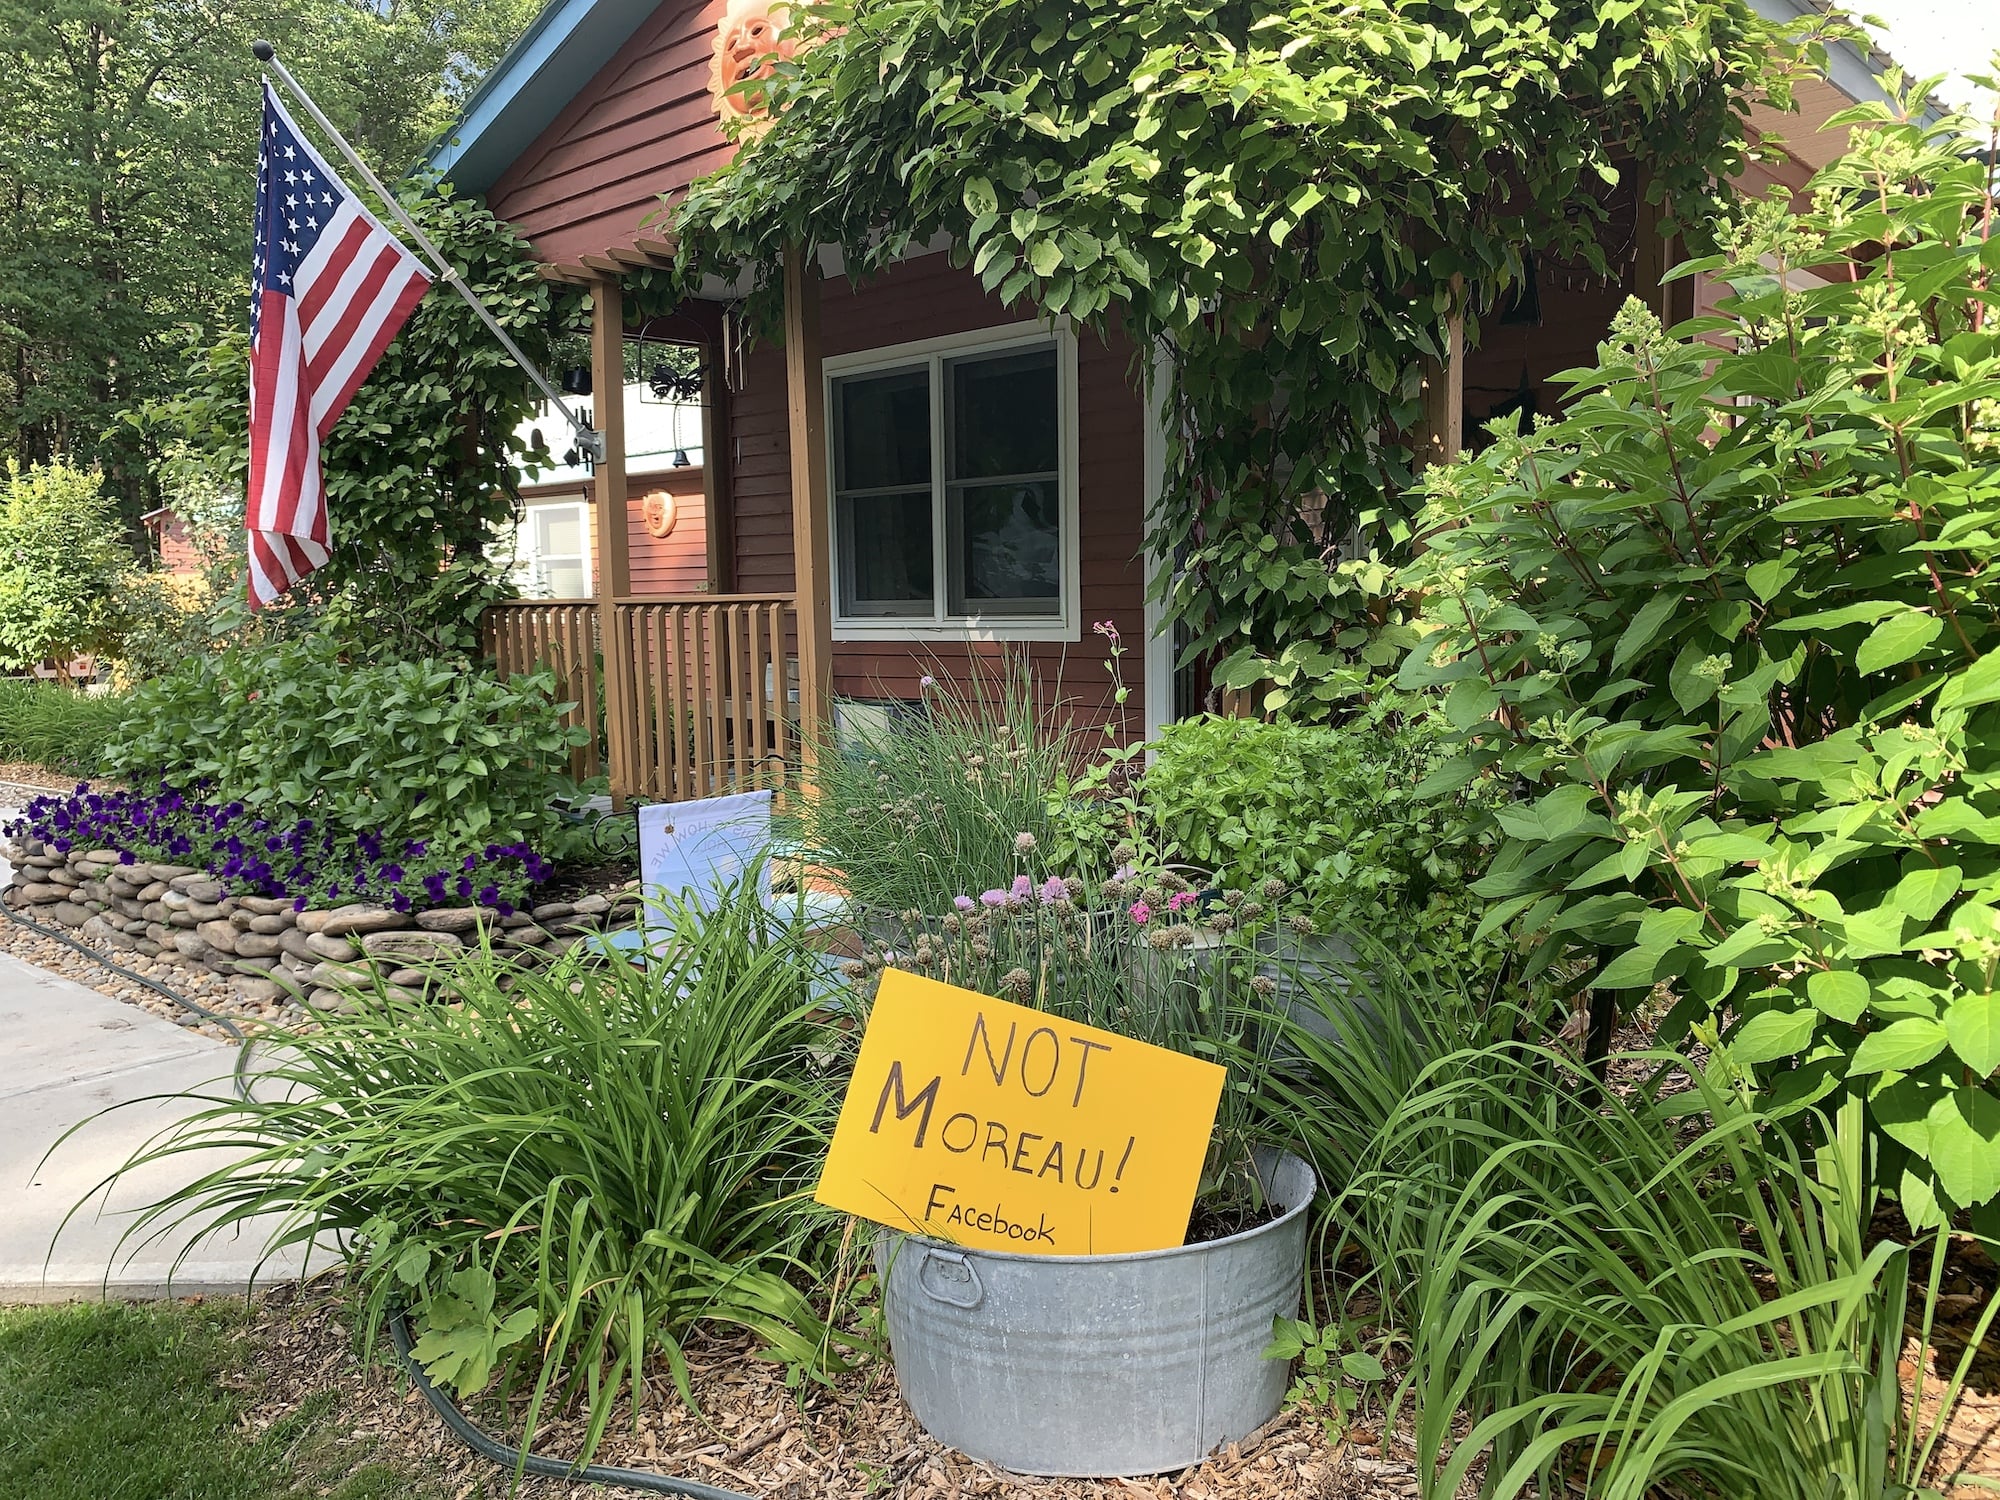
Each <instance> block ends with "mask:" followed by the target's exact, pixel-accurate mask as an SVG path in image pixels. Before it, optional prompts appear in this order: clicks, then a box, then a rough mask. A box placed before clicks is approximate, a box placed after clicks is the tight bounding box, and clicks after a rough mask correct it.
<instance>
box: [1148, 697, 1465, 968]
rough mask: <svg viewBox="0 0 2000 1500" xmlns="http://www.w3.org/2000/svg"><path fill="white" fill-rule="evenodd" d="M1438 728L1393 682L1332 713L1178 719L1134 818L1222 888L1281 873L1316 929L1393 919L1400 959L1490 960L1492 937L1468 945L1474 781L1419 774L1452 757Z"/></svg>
mask: <svg viewBox="0 0 2000 1500" xmlns="http://www.w3.org/2000/svg"><path fill="white" fill-rule="evenodd" d="M1447 728H1448V726H1446V724H1445V722H1444V719H1443V715H1442V714H1441V713H1440V712H1439V711H1438V710H1437V708H1436V707H1435V705H1434V704H1432V703H1430V702H1428V701H1427V700H1425V699H1423V698H1421V697H1416V696H1412V695H1409V694H1403V693H1396V692H1393V691H1392V692H1386V693H1378V694H1377V695H1376V696H1375V698H1374V699H1373V700H1372V701H1371V702H1369V703H1368V704H1367V705H1366V706H1365V707H1363V708H1362V709H1361V710H1360V711H1359V712H1358V713H1357V714H1356V715H1355V716H1354V717H1353V718H1352V719H1350V720H1349V721H1348V722H1346V723H1344V724H1341V725H1339V726H1334V727H1330V726H1325V725H1308V724H1298V723H1292V722H1287V721H1280V722H1276V723H1264V722H1261V721H1258V720H1254V719H1232V718H1220V717H1214V716H1209V717H1204V718H1199V719H1183V720H1181V721H1179V722H1177V723H1174V724H1170V725H1168V726H1167V728H1166V730H1165V731H1164V732H1163V733H1162V735H1161V737H1160V740H1159V745H1158V754H1157V756H1156V757H1155V759H1154V761H1153V764H1152V765H1151V766H1149V767H1148V768H1147V770H1146V773H1145V778H1144V781H1143V783H1142V786H1141V794H1140V806H1141V809H1142V814H1143V818H1144V821H1145V825H1146V826H1147V827H1148V828H1149V829H1150V830H1151V831H1152V833H1153V835H1154V839H1155V842H1156V843H1157V845H1158V846H1159V849H1160V851H1161V852H1162V853H1163V854H1165V855H1166V856H1168V857H1170V858H1178V859H1184V860H1188V861H1192V862H1193V863H1194V864H1196V865H1198V866H1200V867H1201V868H1202V869H1204V870H1209V871H1213V872H1214V876H1215V880H1216V883H1217V884H1218V885H1219V886H1221V887H1222V888H1223V889H1226V890H1236V891H1244V892H1257V891H1261V890H1262V888H1263V887H1264V884H1265V882H1267V881H1268V880H1271V879H1272V878H1276V879H1279V880H1282V881H1283V882H1284V883H1285V885H1286V886H1287V887H1288V888H1289V893H1288V895H1287V896H1286V897H1285V898H1284V899H1285V906H1286V909H1287V910H1288V911H1289V912H1290V913H1291V914H1293V915H1296V916H1300V917H1302V918H1304V919H1306V920H1308V921H1310V923H1311V924H1312V925H1313V926H1314V927H1316V928H1318V929H1319V930H1322V931H1336V932H1354V931H1360V932H1370V933H1375V932H1380V933H1382V934H1383V935H1384V936H1385V937H1388V938H1391V939H1396V938H1398V937H1399V935H1400V936H1401V937H1402V938H1405V939H1407V941H1404V942H1399V943H1398V946H1399V947H1403V948H1404V949H1405V950H1406V955H1405V956H1406V959H1408V960H1409V961H1414V962H1419V963H1422V962H1428V961H1436V962H1440V963H1446V964H1450V965H1460V964H1463V963H1465V962H1467V961H1468V960H1472V961H1475V962H1477V964H1478V965H1479V966H1480V967H1482V968H1490V967H1492V966H1493V965H1494V964H1496V963H1497V962H1498V960H1499V956H1500V955H1499V951H1498V946H1497V944H1486V945H1483V946H1481V947H1480V949H1479V951H1478V952H1477V954H1475V952H1474V947H1475V945H1474V944H1473V942H1472V934H1473V931H1474V929H1475V927H1476V926H1477V924H1478V921H1479V918H1480V915H1481V912H1482V911H1483V903H1482V902H1480V901H1478V900H1477V899H1475V898H1474V897H1473V896H1471V894H1470V893H1469V891H1468V889H1467V887H1468V884H1469V883H1470V882H1471V881H1472V880H1473V879H1475V878H1476V877H1477V876H1478V875H1479V874H1480V873H1481V871H1482V869H1483V866H1484V862H1485V858H1486V855H1487V852H1488V833H1487V830H1488V829H1489V827H1490V819H1489V817H1488V813H1489V811H1490V807H1489V805H1488V804H1489V799H1488V798H1487V797H1486V795H1485V788H1483V787H1479V788H1461V789H1459V790H1458V791H1456V792H1454V793H1453V794H1451V795H1449V796H1442V797H1433V796H1426V795H1419V793H1418V790H1417V789H1418V787H1419V786H1420V785H1421V784H1422V783H1423V782H1424V781H1425V780H1426V778H1428V777H1429V776H1430V775H1431V773H1432V772H1433V771H1435V770H1436V769H1437V768H1438V766H1439V765H1441V764H1442V763H1443V762H1444V761H1445V760H1447V759H1448V758H1449V757H1450V754H1451V751H1452V748H1453V745H1452V741H1451V740H1450V738H1449V737H1448V734H1447V732H1446V731H1447ZM1419 929H1421V940H1418V932H1419Z"/></svg>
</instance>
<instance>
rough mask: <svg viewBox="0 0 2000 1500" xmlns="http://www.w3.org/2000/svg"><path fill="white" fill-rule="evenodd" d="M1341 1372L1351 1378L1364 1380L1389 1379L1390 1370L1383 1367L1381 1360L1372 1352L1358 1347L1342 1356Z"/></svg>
mask: <svg viewBox="0 0 2000 1500" xmlns="http://www.w3.org/2000/svg"><path fill="white" fill-rule="evenodd" d="M1340 1373H1341V1374H1343V1375H1345V1376H1346V1377H1347V1378H1348V1379H1349V1380H1359V1381H1364V1382H1374V1381H1379V1380H1387V1379H1388V1378H1389V1372H1388V1371H1387V1370H1385V1369H1383V1368H1382V1361H1381V1360H1379V1359H1377V1358H1376V1357H1375V1356H1374V1355H1372V1354H1366V1353H1363V1352H1362V1351H1360V1350H1358V1349H1357V1350H1355V1351H1354V1352H1353V1353H1351V1354H1343V1355H1341V1356H1340Z"/></svg>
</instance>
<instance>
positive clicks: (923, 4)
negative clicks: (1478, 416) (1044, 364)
mask: <svg viewBox="0 0 2000 1500" xmlns="http://www.w3.org/2000/svg"><path fill="white" fill-rule="evenodd" d="M793 34H794V35H795V36H796V37H797V38H798V39H799V40H800V41H801V42H803V43H806V45H802V46H800V47H799V48H798V49H797V51H796V55H795V56H793V57H791V58H790V59H785V60H779V61H777V62H776V64H775V77H773V78H772V79H771V80H770V81H769V82H768V84H767V85H763V86H764V87H766V88H767V89H768V97H769V101H770V107H771V112H772V114H773V116H774V118H773V119H772V121H771V122H770V124H769V126H768V127H767V128H764V129H762V130H760V131H759V132H758V133H757V134H755V135H754V136H748V135H746V137H745V138H744V141H743V145H742V149H741V150H740V151H739V153H738V155H737V156H736V158H735V159H734V161H733V162H731V163H730V164H729V165H728V166H727V167H725V168H723V169H722V170H721V171H720V172H718V173H716V174H715V175H713V176H711V177H709V178H707V179H705V180H703V181H701V182H699V183H697V184H695V186H694V187H693V189H692V190H691V191H690V192H689V194H688V196H687V197H686V199H685V200H684V201H683V202H682V203H681V204H680V205H679V206H678V209H677V212H676V215H675V218H676V224H677V227H678V229H679V232H680V244H681V250H680V261H679V266H678V270H679V273H680V274H681V276H682V277H683V278H685V279H688V280H690V281H691V279H692V278H694V277H696V276H699V275H701V274H704V273H706V272H721V273H724V274H729V275H732V276H733V275H734V274H735V273H736V271H737V268H739V267H741V266H744V265H746V264H747V265H749V266H751V267H753V268H754V270H755V278H754V281H755V285H754V290H753V292H752V302H753V304H754V305H755V306H756V307H758V308H761V310H762V311H763V313H764V314H765V315H766V316H768V315H769V313H770V311H771V310H772V308H773V305H774V304H775V303H776V301H777V300H778V297H779V281H780V277H779V274H778V272H779V266H780V261H781V255H782V251H783V247H784V246H785V245H786V244H787V243H833V244H838V245H839V246H840V247H841V248H842V250H843V252H844V254H845V257H846V264H847V267H848V268H849V272H850V274H854V275H857V276H865V275H867V274H869V273H871V272H873V271H876V270H879V269H881V268H882V267H884V266H886V265H887V264H889V263H890V262H892V261H893V260H895V259H896V258H898V257H899V256H901V255H903V254H905V253H907V252H908V251H909V250H910V249H911V248H912V247H913V246H917V245H921V244H923V243H925V242H927V241H929V240H930V239H931V238H932V237H933V236H935V235H937V234H939V233H940V232H942V233H946V234H948V235H949V236H950V237H951V240H952V242H953V245H954V252H953V253H954V254H955V255H956V256H958V257H959V258H960V259H961V260H962V261H963V262H964V263H965V264H967V265H968V266H969V267H970V268H971V269H972V271H973V272H975V273H976V274H977V275H978V277H979V278H980V280H981V282H982V283H983V284H984V285H985V286H986V287H988V288H989V289H992V290H995V291H997V292H998V294H999V295H1000V296H1001V297H1002V298H1003V299H1005V300H1006V301H1007V302H1009V303H1016V304H1018V303H1028V304H1032V305H1033V306H1034V307H1036V308H1038V309H1040V310H1041V311H1043V312H1044V313H1047V314H1050V315H1062V316H1067V317H1069V318H1071V319H1073V320H1075V321H1076V322H1078V323H1080V324H1086V325H1093V326H1096V327H1099V328H1101V329H1106V330H1110V329H1113V328H1116V329H1118V330H1119V331H1122V332H1123V333H1124V334H1125V335H1127V336H1128V337H1129V338H1130V339H1131V340H1132V341H1133V345H1134V347H1135V348H1136V349H1137V350H1140V351H1146V350H1150V349H1154V348H1159V349H1162V350H1163V351H1165V354H1164V357H1165V359H1166V360H1167V361H1168V362H1169V365H1170V374H1171V378H1170V380H1168V381H1167V382H1166V383H1165V386H1164V389H1163V390H1162V391H1161V393H1160V399H1161V400H1162V402H1163V407H1164V411H1163V415H1164V416H1165V418H1166V423H1165V425H1166V430H1167V432H1168V434H1169V450H1170V451H1169V455H1168V473H1167V479H1166V485H1165V488H1164V493H1163V495H1162V497H1161V500H1160V503H1159V505H1158V507H1157V508H1156V510H1155V512H1154V514H1153V515H1152V517H1151V518H1150V526H1151V531H1152V536H1153V540H1154V542H1155V544H1156V545H1157V546H1158V547H1159V548H1160V549H1161V551H1162V552H1163V553H1165V554H1167V555H1171V556H1174V557H1176V558H1178V559H1179V560H1180V563H1181V574H1180V578H1179V580H1178V581H1177V582H1176V583H1174V584H1173V585H1172V586H1171V592H1172V599H1171V604H1172V607H1173V609H1174V610H1175V612H1176V613H1177V614H1178V615H1179V616H1180V617H1181V618H1182V619H1184V620H1186V621H1188V622H1189V624H1190V625H1191V627H1192V628H1193V631H1194V646H1193V649H1194V650H1195V651H1197V652H1202V653H1208V654H1210V655H1211V656H1215V657H1221V658H1225V660H1224V661H1223V666H1222V675H1224V676H1229V675H1232V674H1233V675H1235V676H1238V677H1246V678H1247V677H1255V676H1260V675H1269V674H1270V672H1271V671H1272V670H1273V669H1274V667H1275V666H1276V665H1277V664H1280V663H1284V662H1287V661H1290V662H1291V663H1292V665H1293V666H1294V667H1296V666H1297V664H1298V662H1299V661H1300V660H1302V659H1303V660H1305V661H1306V662H1307V663H1308V664H1309V665H1313V666H1314V667H1315V670H1316V673H1317V675H1321V676H1324V675H1325V673H1327V672H1332V671H1334V669H1335V665H1336V658H1337V657H1338V656H1339V654H1340V652H1339V650H1338V649H1337V648H1339V647H1345V646H1358V645H1359V644H1360V643H1361V642H1362V641H1364V640H1365V639H1366V637H1367V636H1368V633H1369V632H1368V631H1367V630H1366V629H1365V628H1356V627H1365V625H1366V623H1367V622H1368V620H1369V619H1370V618H1371V613H1370V611H1371V605H1372V604H1373V603H1374V601H1373V600H1371V597H1370V595H1371V592H1372V589H1373V587H1374V584H1373V583H1372V582H1371V580H1382V579H1386V577H1387V570H1386V569H1385V568H1384V567H1383V566H1382V565H1381V563H1380V561H1379V560H1377V558H1376V557H1375V556H1374V555H1373V554H1374V553H1375V551H1376V550H1377V549H1380V550H1381V551H1383V552H1384V553H1385V554H1387V555H1393V554H1394V553H1395V552H1396V551H1397V550H1398V549H1400V548H1402V547H1404V546H1405V545H1406V544H1407V541H1408V526H1407V518H1408V515H1409V507H1407V506H1405V504H1404V503H1403V501H1402V499H1401V496H1402V493H1403V491H1404V489H1405V488H1406V486H1407V485H1408V482H1409V478H1410V468H1409V466H1410V457H1411V455H1410V449H1409V447H1408V445H1407V443H1406V442H1405V441H1404V440H1402V438H1400V437H1399V434H1402V433H1407V432H1408V431H1409V430H1410V428H1411V427H1412V426H1413V424H1414V422H1415V420H1416V417H1417V415H1418V410H1419V397H1420V366H1421V361H1422V359H1423V357H1424V356H1425V355H1433V356H1434V355H1436V354H1437V353H1438V352H1439V329H1440V326H1441V324H1442V322H1443V320H1444V317H1445V314H1446V311H1447V309H1448V307H1449V306H1450V305H1451V299H1452V298H1453V296H1454V291H1453V288H1454V286H1455V285H1462V286H1464V287H1467V288H1470V289H1471V290H1470V294H1469V298H1468V302H1469V305H1468V307H1467V313H1468V320H1469V323H1470V324H1471V325H1472V326H1473V328H1475V329H1476V324H1477V318H1478V315H1479V313H1480V311H1481V309H1482V307H1484V306H1487V305H1490V303H1491V300H1492V298H1493V297H1495V296H1496V295H1498V294H1499V293H1500V291H1501V290H1503V289H1504V288H1505V287H1506V286H1507V285H1508V283H1509V282H1510V281H1511V280H1512V279H1514V278H1515V277H1517V276H1518V275H1519V272H1520V267H1521V260H1522V251H1523V247H1524V246H1533V247H1535V248H1536V250H1537V251H1538V252H1544V253H1548V254H1551V255H1555V256H1560V257H1563V258H1566V259H1569V260H1573V261H1578V262H1582V263H1585V264H1590V265H1593V266H1595V267H1597V268H1598V269H1600V270H1602V269H1604V265H1603V262H1604V256H1603V251H1602V250H1601V248H1600V247H1599V243H1598V238H1599V236H1598V228H1599V220H1600V219H1601V218H1602V217H1603V210H1602V208H1601V205H1600V204H1599V202H1598V200H1597V199H1596V198H1595V197H1593V196H1592V195H1591V194H1590V193H1589V192H1587V191H1583V190H1584V189H1585V188H1587V187H1589V186H1591V185H1593V184H1601V183H1605V182H1609V181H1613V180H1616V179H1617V178H1618V177H1619V175H1620V174H1621V173H1622V172H1625V171H1628V170H1631V168H1632V166H1633V165H1634V164H1635V163H1637V164H1642V165H1643V168H1644V170H1645V174H1646V191H1647V192H1648V193H1649V194H1650V195H1651V196H1652V197H1653V198H1655V199H1657V200H1659V201H1661V202H1663V204H1664V205H1665V206H1666V209H1667V212H1668V220H1667V222H1668V224H1669V226H1670V227H1671V226H1673V225H1674V224H1676V223H1678V224H1680V225H1683V226H1686V228H1687V230H1688V231H1689V232H1690V233H1694V232H1695V230H1696V227H1697V226H1698V225H1700V224H1701V223H1702V222H1704V221H1705V219H1706V218H1707V217H1708V211H1709V210H1710V208H1711V207H1712V206H1713V204H1712V202H1711V200H1712V199H1713V198H1714V197H1715V195H1716V194H1717V193H1718V192H1719V191H1720V190H1719V189H1718V188H1717V187H1716V184H1717V183H1721V182H1726V181H1727V180H1728V179H1729V178H1730V177H1731V176H1732V175H1734V174H1735V173H1736V171H1737V170H1738V169H1739V168H1740V167H1741V166H1742V164H1743V162H1744V160H1745V157H1746V155H1747V154H1748V152H1749V149H1750V147H1749V144H1748V132H1747V130H1746V125H1745V116H1746V114H1747V111H1748V109H1749V101H1750V100H1752V99H1757V98H1763V99H1768V100H1770V101H1771V102H1773V103H1775V104H1777V105H1779V106H1784V105H1787V104H1788V103H1789V88H1790V80H1791V76H1792V71H1793V69H1795V68H1796V67H1798V66H1800V65H1801V64H1802V63H1805V62H1810V61H1811V60H1813V59H1814V58H1815V57H1816V56H1817V54H1818V53H1819V51H1820V49H1821V47H1822V46H1823V42H1824V34H1812V35H1806V34H1800V35H1796V36H1792V35H1788V34H1786V33H1785V32H1784V31H1782V30H1781V29H1780V28H1779V27H1777V26H1774V25H1772V24H1770V23H1767V22H1765V21H1763V20H1761V19H1759V18H1758V16H1757V15H1756V13H1755V11H1754V10H1753V8H1752V6H1751V5H1750V3H1749V0H1449V3H1447V0H1353V3H1342V4H1338V5H1335V4H1330V3H1323V0H905V3H901V4H896V5H867V6H858V5H853V4H844V3H833V4H816V5H805V6H803V7H800V8H799V9H798V10H797V11H796V12H795V19H794V21H793ZM1143 361H1144V355H1143V354H1142V355H1141V356H1139V357H1138V361H1137V362H1143ZM1139 374H1140V372H1139V371H1136V370H1135V376H1137V375H1139ZM1343 558H1344V559H1346V561H1345V562H1343ZM1322 669H1323V670H1322ZM1307 675H1309V676H1310V675H1315V673H1308V674H1307Z"/></svg>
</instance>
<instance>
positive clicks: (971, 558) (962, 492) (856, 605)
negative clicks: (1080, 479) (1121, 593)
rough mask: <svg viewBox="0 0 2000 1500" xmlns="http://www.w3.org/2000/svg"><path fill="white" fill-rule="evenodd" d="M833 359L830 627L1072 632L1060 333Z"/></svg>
mask: <svg viewBox="0 0 2000 1500" xmlns="http://www.w3.org/2000/svg"><path fill="white" fill-rule="evenodd" d="M827 368H828V382H829V390H828V403H827V409H828V413H829V420H828V427H829V429H830V431H829V439H830V444H831V448H832V476H831V478H832V489H833V522H832V533H833V534H832V542H833V561H834V577H835V582H836V589H835V628H836V632H837V633H838V634H840V635H842V636H845V637H849V638H853V637H866V636H898V635H900V636H912V635H924V634H937V635H953V634H961V633H963V632H965V631H966V630H971V631H973V632H974V633H976V634H982V635H987V636H991V637H994V638H1002V639H1006V638H1012V639H1017V640H1019V639H1074V638H1075V629H1076V592H1077V589H1076V569H1077V561H1076V556H1077V548H1076V480H1075V447H1076V445H1075V424H1074V416H1073V413H1074V412H1075V409H1076V394H1075V393H1076V363H1075V344H1074V342H1073V340H1071V338H1070V337H1069V335H1068V334H1067V332H1058V333H1055V334H1051V333H1050V332H1049V331H1048V330H1047V329H1045V328H1040V327H1037V326H1035V325H1027V326H1026V327H1022V328H1015V329H1004V330H997V331H989V332H986V333H983V334H979V335H972V336H967V337H957V338H950V339H938V340H931V341H927V342H925V343H922V344H910V345H902V346H900V347H898V348H895V349H881V350H872V351H870V352H868V353H867V354H864V355H855V356H849V357H847V358H844V359H838V360H829V361H827Z"/></svg>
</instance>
